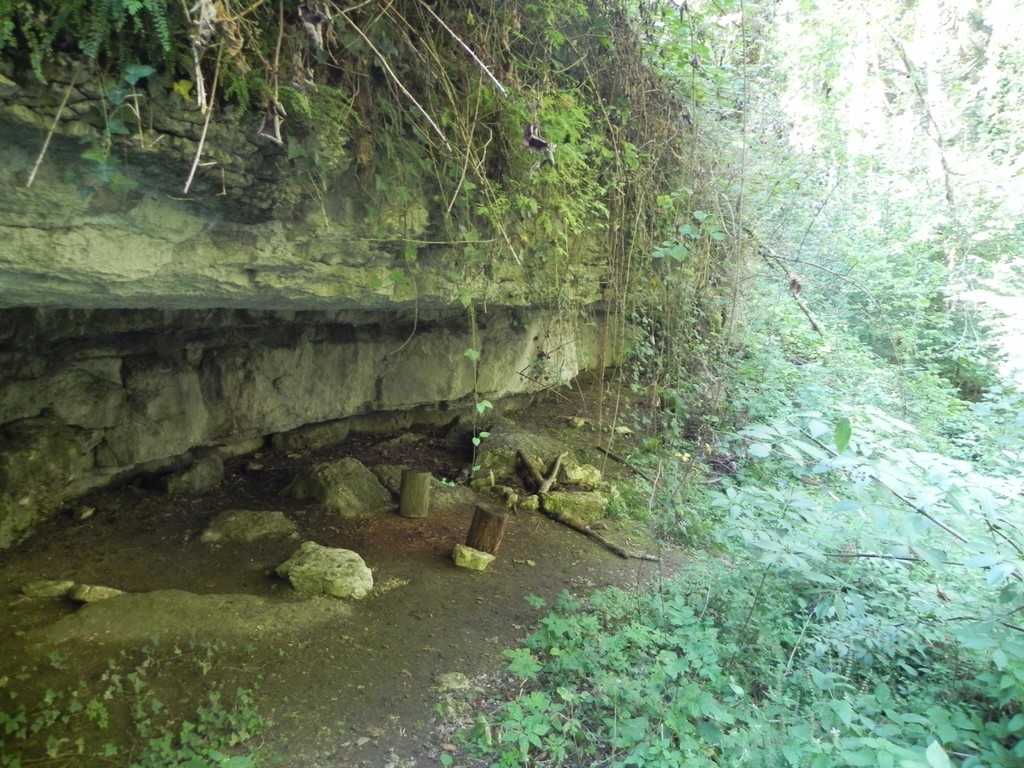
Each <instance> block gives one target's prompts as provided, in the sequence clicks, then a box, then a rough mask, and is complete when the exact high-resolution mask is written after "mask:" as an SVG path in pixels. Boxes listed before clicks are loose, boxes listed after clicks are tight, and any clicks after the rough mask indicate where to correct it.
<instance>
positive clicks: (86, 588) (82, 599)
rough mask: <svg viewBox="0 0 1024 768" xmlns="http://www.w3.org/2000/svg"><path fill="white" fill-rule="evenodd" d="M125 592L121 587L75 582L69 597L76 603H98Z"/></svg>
mask: <svg viewBox="0 0 1024 768" xmlns="http://www.w3.org/2000/svg"><path fill="white" fill-rule="evenodd" d="M123 594H124V591H122V590H120V589H115V588H114V587H103V586H100V585H98V584H75V586H73V587H72V588H71V589H70V590H69V591H68V597H70V598H71V599H72V600H74V601H75V602H76V603H98V602H99V601H100V600H109V599H110V598H112V597H117V596H118V595H123Z"/></svg>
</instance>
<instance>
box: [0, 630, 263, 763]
mask: <svg viewBox="0 0 1024 768" xmlns="http://www.w3.org/2000/svg"><path fill="white" fill-rule="evenodd" d="M223 650H224V649H223V648H220V647H217V646H214V645H210V644H200V643H188V644H185V645H175V646H173V647H167V646H166V645H161V644H158V643H155V642H154V643H152V644H150V645H147V646H145V647H144V648H141V649H139V650H131V651H122V652H120V653H119V654H118V655H116V656H112V657H111V658H109V659H108V660H107V661H106V663H105V665H103V666H102V668H101V670H100V671H99V672H98V673H97V674H89V675H86V674H83V676H82V677H81V678H79V679H78V680H77V681H75V682H73V683H70V684H65V683H58V682H55V681H56V680H62V681H63V680H67V679H68V678H69V676H70V672H71V671H70V666H69V664H68V663H67V662H65V661H64V659H63V657H62V656H61V654H60V652H59V651H52V652H50V653H49V654H48V655H47V656H46V657H45V660H46V661H45V664H42V665H38V666H35V667H25V668H23V669H21V670H20V671H19V672H17V673H16V674H14V675H13V677H12V678H7V677H5V678H3V679H2V680H0V683H2V685H0V699H2V701H3V707H2V708H0V735H2V739H0V766H4V768H23V767H24V766H31V765H60V766H65V767H66V768H76V767H78V766H81V767H82V768H91V767H92V766H97V765H119V766H125V767H126V768H254V766H256V765H257V759H258V757H259V749H258V746H257V741H258V737H259V735H260V733H261V732H262V730H263V727H264V723H263V719H262V717H261V716H260V714H259V713H258V712H257V710H256V708H255V703H254V690H253V688H252V687H242V686H238V687H236V686H232V685H229V684H228V683H226V682H225V681H224V680H223V679H221V678H222V675H220V674H219V673H218V670H219V669H220V667H221V655H222V651H223ZM197 681H198V684H195V683H196V682H197Z"/></svg>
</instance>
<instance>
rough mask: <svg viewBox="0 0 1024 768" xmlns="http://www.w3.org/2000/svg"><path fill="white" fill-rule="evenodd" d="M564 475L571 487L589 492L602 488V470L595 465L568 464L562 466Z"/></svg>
mask: <svg viewBox="0 0 1024 768" xmlns="http://www.w3.org/2000/svg"><path fill="white" fill-rule="evenodd" d="M562 475H563V477H564V478H565V482H566V483H568V484H569V485H576V486H579V487H580V488H586V489H587V490H588V491H592V490H595V489H597V488H600V487H601V481H602V477H601V470H600V469H598V468H597V467H595V466H594V465H593V464H577V463H575V462H566V463H565V464H563V465H562Z"/></svg>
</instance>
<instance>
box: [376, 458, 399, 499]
mask: <svg viewBox="0 0 1024 768" xmlns="http://www.w3.org/2000/svg"><path fill="white" fill-rule="evenodd" d="M407 469H408V467H406V466H403V465H401V464H377V465H375V466H374V467H373V468H372V469H371V470H370V471H371V472H373V475H374V477H376V478H377V480H378V481H380V484H381V485H383V486H384V487H385V488H387V489H388V491H390V493H391V495H392V496H396V497H397V496H398V495H399V493H401V490H402V473H403V472H404V471H405V470H407Z"/></svg>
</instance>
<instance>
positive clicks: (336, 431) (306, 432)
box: [270, 419, 349, 453]
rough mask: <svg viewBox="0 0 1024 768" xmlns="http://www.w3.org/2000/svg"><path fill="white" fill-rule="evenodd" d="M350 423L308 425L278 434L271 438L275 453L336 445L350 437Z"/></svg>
mask: <svg viewBox="0 0 1024 768" xmlns="http://www.w3.org/2000/svg"><path fill="white" fill-rule="evenodd" d="M348 431H349V423H348V421H345V420H343V419H338V420H335V421H325V422H321V423H319V424H306V425H305V426H302V427H298V428H297V429H292V430H290V431H288V432H278V433H277V434H275V435H272V436H271V437H270V444H271V445H272V446H273V447H274V450H275V451H281V452H282V453H291V452H293V451H307V450H310V449H313V448H323V447H324V446H325V445H336V444H338V443H340V442H342V441H343V440H344V439H345V438H346V437H348Z"/></svg>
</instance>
